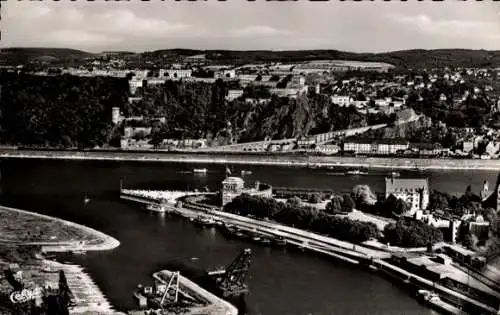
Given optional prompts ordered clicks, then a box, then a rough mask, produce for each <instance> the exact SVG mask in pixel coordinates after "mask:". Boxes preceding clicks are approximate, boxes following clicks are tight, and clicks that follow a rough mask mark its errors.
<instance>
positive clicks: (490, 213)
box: [484, 208, 497, 224]
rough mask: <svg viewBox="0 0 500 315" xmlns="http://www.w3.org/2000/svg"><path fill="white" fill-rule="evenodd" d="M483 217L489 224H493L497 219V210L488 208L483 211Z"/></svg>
mask: <svg viewBox="0 0 500 315" xmlns="http://www.w3.org/2000/svg"><path fill="white" fill-rule="evenodd" d="M484 219H485V220H486V221H488V222H490V224H494V223H495V222H496V221H497V212H496V211H495V209H493V208H488V209H486V210H485V211H484Z"/></svg>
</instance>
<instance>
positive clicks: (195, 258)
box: [191, 257, 199, 261]
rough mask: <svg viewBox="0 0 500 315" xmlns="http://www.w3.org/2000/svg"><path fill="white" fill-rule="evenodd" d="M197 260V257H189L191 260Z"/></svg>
mask: <svg viewBox="0 0 500 315" xmlns="http://www.w3.org/2000/svg"><path fill="white" fill-rule="evenodd" d="M198 259H199V258H198V257H191V260H193V261H194V260H198Z"/></svg>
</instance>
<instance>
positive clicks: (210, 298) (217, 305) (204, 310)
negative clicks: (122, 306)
mask: <svg viewBox="0 0 500 315" xmlns="http://www.w3.org/2000/svg"><path fill="white" fill-rule="evenodd" d="M153 278H154V280H155V282H156V284H155V287H154V288H152V287H147V288H144V290H143V291H142V292H138V293H136V294H135V296H136V298H138V299H139V300H141V303H146V304H143V305H142V306H143V308H149V311H150V312H152V313H153V314H161V315H167V314H180V313H181V314H185V315H237V314H238V310H237V308H236V307H234V306H233V305H231V304H230V303H229V302H227V301H224V300H223V299H221V298H219V297H218V296H216V295H215V294H212V293H211V292H209V291H207V290H205V289H203V288H202V287H200V286H199V285H197V284H196V283H194V282H193V281H191V280H190V279H188V278H186V277H184V276H182V275H181V274H180V272H174V271H170V270H161V271H158V272H155V273H154V274H153ZM145 291H147V293H145ZM145 299H147V300H149V301H148V302H146V301H145ZM151 304H155V305H156V306H157V307H156V308H152V306H151ZM146 312H147V310H146ZM129 314H130V315H143V314H145V311H144V310H134V311H130V312H129Z"/></svg>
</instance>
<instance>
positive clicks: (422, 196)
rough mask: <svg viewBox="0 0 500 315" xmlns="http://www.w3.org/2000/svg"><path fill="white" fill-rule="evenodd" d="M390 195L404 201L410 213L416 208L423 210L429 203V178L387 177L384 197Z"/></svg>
mask: <svg viewBox="0 0 500 315" xmlns="http://www.w3.org/2000/svg"><path fill="white" fill-rule="evenodd" d="M390 195H394V197H396V198H398V199H401V200H403V201H405V202H406V203H407V204H408V205H409V206H410V209H409V211H410V212H412V213H414V212H415V211H416V210H425V209H427V205H428V204H429V180H428V179H427V178H394V177H388V178H386V179H385V197H386V198H387V197H389V196H390Z"/></svg>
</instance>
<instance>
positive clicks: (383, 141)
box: [344, 136, 410, 145]
mask: <svg viewBox="0 0 500 315" xmlns="http://www.w3.org/2000/svg"><path fill="white" fill-rule="evenodd" d="M344 143H368V144H372V143H373V144H402V145H408V144H409V143H410V142H409V141H408V140H406V139H400V138H394V139H362V138H358V137H356V136H354V137H353V138H347V139H346V140H345V141H344Z"/></svg>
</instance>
